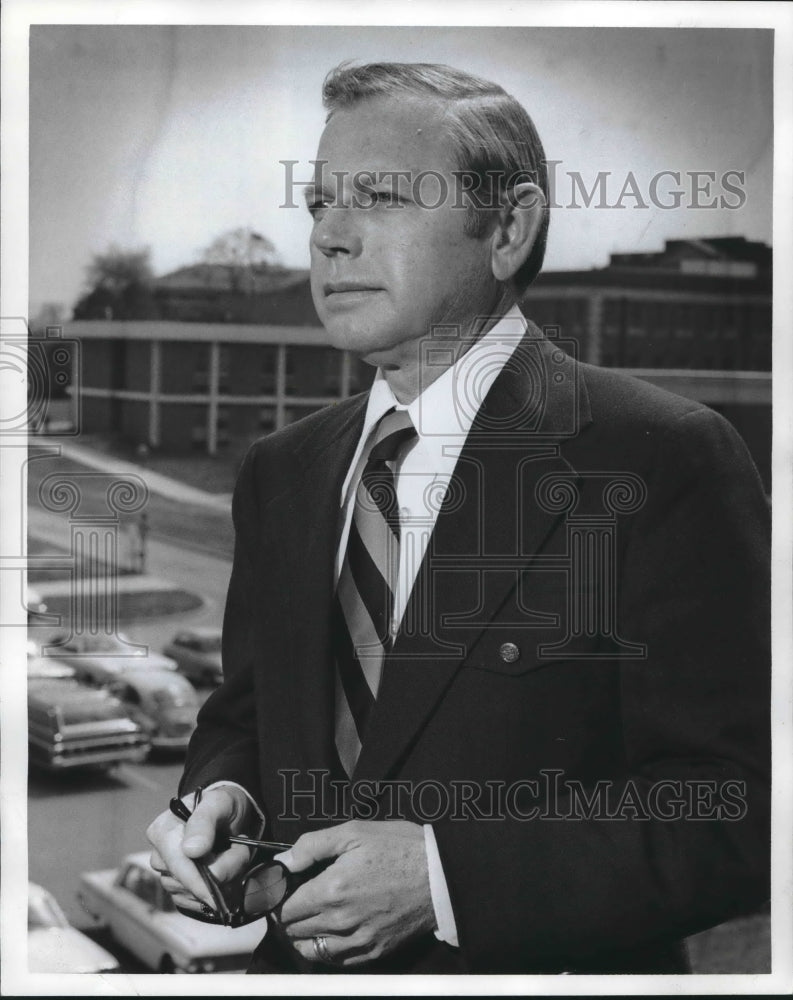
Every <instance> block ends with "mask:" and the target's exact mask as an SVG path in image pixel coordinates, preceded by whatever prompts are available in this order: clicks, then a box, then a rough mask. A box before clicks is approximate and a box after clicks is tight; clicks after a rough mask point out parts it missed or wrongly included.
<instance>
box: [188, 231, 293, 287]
mask: <svg viewBox="0 0 793 1000" xmlns="http://www.w3.org/2000/svg"><path fill="white" fill-rule="evenodd" d="M201 259H202V261H203V263H205V264H214V265H220V266H222V267H226V268H228V270H229V282H230V285H231V289H232V291H235V292H236V291H245V292H252V291H253V290H254V286H255V283H256V276H257V275H260V274H265V273H268V272H270V271H274V270H279V269H280V267H281V264H280V261H279V259H278V254H277V252H276V249H275V246H274V245H273V244H272V243H271V242H270V240H268V239H267V237H266V236H262V235H261V233H257V232H254V231H253V230H252V229H250V228H246V227H240V228H238V229H231V230H229V231H228V232H227V233H223V234H222V235H220V236H218V237H216V239H214V240H213V241H212V242H211V243H210V245H209V246H208V247H207V248H206V250H204V252H203V253H202V255H201Z"/></svg>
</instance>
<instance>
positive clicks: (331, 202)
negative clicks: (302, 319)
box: [308, 97, 498, 369]
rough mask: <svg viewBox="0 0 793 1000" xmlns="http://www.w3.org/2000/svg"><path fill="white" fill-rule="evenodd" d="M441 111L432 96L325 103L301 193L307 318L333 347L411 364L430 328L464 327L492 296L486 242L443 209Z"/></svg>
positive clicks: (461, 213)
mask: <svg viewBox="0 0 793 1000" xmlns="http://www.w3.org/2000/svg"><path fill="white" fill-rule="evenodd" d="M442 117H443V107H442V105H441V104H440V103H435V102H432V101H417V100H416V99H415V98H409V97H384V98H372V99H369V100H366V101H362V102H360V103H359V104H355V105H353V106H352V107H350V108H346V109H343V110H339V111H336V112H335V113H334V114H333V117H332V118H331V119H330V121H329V122H328V125H327V127H326V128H325V131H324V132H323V134H322V138H321V140H320V144H319V150H318V153H317V160H318V161H320V162H319V163H318V166H317V173H316V176H315V190H314V191H313V192H311V191H310V192H309V193H308V198H309V202H308V203H309V208H310V210H311V212H312V215H313V217H314V228H313V232H312V236H311V290H312V294H313V297H314V303H315V305H316V308H317V312H318V313H319V317H320V319H321V320H322V323H323V325H324V326H325V328H326V329H327V331H328V334H329V336H330V338H331V342H332V343H333V345H334V346H335V347H338V348H341V349H346V350H349V351H352V352H353V353H354V354H356V355H358V356H360V357H362V358H364V359H365V360H367V361H369V362H370V363H371V364H378V365H383V366H384V367H385V368H387V369H388V368H402V367H404V366H406V365H407V366H414V365H415V364H416V363H417V360H418V351H417V342H418V341H419V340H420V339H421V338H424V337H427V336H428V335H429V334H430V332H431V329H432V327H433V325H437V324H452V325H454V324H460V325H461V326H462V327H463V332H466V330H467V327H468V325H469V323H470V320H471V319H472V318H473V317H474V316H476V315H480V314H483V313H485V314H486V313H487V312H488V311H489V309H490V307H491V306H493V305H494V303H495V300H496V299H497V297H498V289H497V287H496V282H495V280H494V278H493V275H492V271H491V266H490V252H489V241H488V240H487V239H481V240H480V239H474V238H472V237H470V236H467V235H466V234H465V232H464V231H463V226H464V222H465V215H466V212H465V209H463V208H460V207H454V203H455V201H456V200H457V197H456V187H455V180H454V178H453V176H452V172H453V171H455V170H456V169H457V164H456V163H455V162H454V159H453V156H452V153H451V150H450V148H449V140H448V138H447V136H446V132H445V129H444V128H443V125H442ZM322 161H325V162H322ZM432 171H435V172H437V173H436V174H433V173H431V172H432ZM389 172H392V173H391V174H390V176H389ZM397 172H399V173H397ZM428 172H430V173H428ZM438 174H440V175H441V176H442V178H443V180H439V179H438V176H437V175H438ZM356 176H357V177H358V180H357V182H356V180H355V178H356ZM444 194H445V197H442V196H443V195H444ZM438 202H440V204H437V203H438ZM436 204H437V207H435V206H436Z"/></svg>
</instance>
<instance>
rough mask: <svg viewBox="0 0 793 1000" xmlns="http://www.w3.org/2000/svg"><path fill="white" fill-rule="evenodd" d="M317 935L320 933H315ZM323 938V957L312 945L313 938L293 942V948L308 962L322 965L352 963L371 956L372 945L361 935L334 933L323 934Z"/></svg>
mask: <svg viewBox="0 0 793 1000" xmlns="http://www.w3.org/2000/svg"><path fill="white" fill-rule="evenodd" d="M316 936H317V937H319V936H320V935H316ZM321 936H322V937H324V938H325V948H324V949H323V951H324V955H325V956H326V957H325V958H322V957H320V954H318V952H317V949H316V947H315V946H314V938H313V937H311V938H308V939H307V940H300V941H295V942H294V947H295V950H296V951H298V952H299V953H300V954H301V955H302V956H303V958H306V959H308V961H309V962H317V963H321V964H324V965H353V964H360V963H361V962H365V961H367V958H368V956H371V951H372V945H371V943H370V942H369V941H368V939H365V938H363V937H361V938H356V937H349V938H343V937H337V936H336V935H331V934H323V935H321Z"/></svg>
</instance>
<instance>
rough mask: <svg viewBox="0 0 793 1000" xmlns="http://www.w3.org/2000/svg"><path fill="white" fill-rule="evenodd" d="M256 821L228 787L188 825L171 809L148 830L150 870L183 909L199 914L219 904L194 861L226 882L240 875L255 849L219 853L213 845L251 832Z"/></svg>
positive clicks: (241, 796)
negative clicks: (251, 851)
mask: <svg viewBox="0 0 793 1000" xmlns="http://www.w3.org/2000/svg"><path fill="white" fill-rule="evenodd" d="M255 820H256V817H255V810H254V809H253V807H252V806H251V804H250V802H249V801H248V798H247V796H246V795H245V793H244V792H243V791H242V790H241V789H236V788H232V787H229V786H227V785H224V786H222V787H221V788H213V789H210V790H209V791H206V792H204V796H203V798H202V799H201V801H200V802H199V804H198V806H197V807H196V809H195V811H194V812H193V815H192V816H191V817H190V819H189V820H188V821H187V822H186V823H183V822H182V820H180V819H177V817H176V816H174V815H173V813H171V811H170V810H166V811H165V812H162V813H160V815H159V816H158V817H157V818H156V819H155V820H154V821H153V822H152V824H151V825H150V826H149V828H148V830H147V831H146V836H147V837H148V839H149V842H150V843H151V845H152V847H153V848H154V850H153V851H152V852H151V866H152V868H154V870H155V871H157V872H159V873H160V876H161V879H162V884H163V887H164V888H165V889H166V890H167V891H168V892H170V893H171V895H172V896H173V897H174V902H175V903H176V904H177V905H178V906H181V907H184V908H185V909H189V910H196V911H200V909H201V904H202V903H205V904H206V905H207V906H210V907H212V906H213V905H214V904H213V900H212V897H211V895H210V894H209V891H208V889H207V887H206V885H205V884H204V880H203V879H202V878H201V875H200V874H199V872H198V869H197V868H196V866H195V864H194V862H195V861H196V860H198V859H200V860H201V861H203V862H204V863H205V864H209V868H210V870H211V871H212V873H213V875H215V877H216V878H217V879H218V881H219V882H221V883H223V882H227V881H229V880H230V879H232V878H234V877H235V876H237V875H239V874H240V872H242V871H243V869H244V868H245V867H246V865H247V864H248V862H249V861H250V848H248V847H245V846H244V845H241V844H232V845H231V846H230V847H229V848H228V849H227V850H225V851H221V852H220V853H215V852H214V851H213V845H214V844H215V841H216V839H217V838H218V836H222V835H224V834H226V835H227V834H229V833H234V834H236V833H248V832H249V830H248V828H249V827H251V826H252V824H253V823H254V822H255ZM210 862H211V863H210Z"/></svg>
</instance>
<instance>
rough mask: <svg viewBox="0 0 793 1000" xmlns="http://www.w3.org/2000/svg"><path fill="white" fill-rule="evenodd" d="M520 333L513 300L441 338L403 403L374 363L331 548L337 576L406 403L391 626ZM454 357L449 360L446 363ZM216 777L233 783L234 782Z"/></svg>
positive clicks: (446, 917) (427, 836)
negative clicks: (430, 373) (386, 422)
mask: <svg viewBox="0 0 793 1000" xmlns="http://www.w3.org/2000/svg"><path fill="white" fill-rule="evenodd" d="M525 333H526V321H525V319H524V318H523V315H522V313H521V312H520V310H519V309H518V307H517V306H513V307H512V309H510V310H509V312H507V313H505V315H504V316H502V317H501V319H500V320H499V321H498V322H497V323H496V324H495V325H494V326H493V327H492V328H491V329H490V330H488V332H487V333H486V334H485V335H484V336H483V337H481V338H480V339H479V340H477V341H476V342H475V343H474V344H473V345H472V346H471V347H470V348H469V349H468V350H467V351H465V353H464V354H463V355H462V356H461V357H458V358H456V359H451V358H449V357H447V354H448V352H447V351H446V348H447V344H446V343H444V344H443V347H442V348H441V349H440V350H439V352H438V353H439V354H441V355H442V357H441V359H440V361H439V363H440V364H445V365H448V367H446V368H445V371H444V372H443V373H442V374H441V375H440V376H438V378H437V379H435V381H433V382H432V383H430V385H428V386H427V388H426V389H424V390H423V391H422V392H420V394H419V395H418V396H417V397H416V399H414V400H413V402H412V403H410V404H408V405H407V406H406V405H403V404H402V403H400V402H399V401H398V400H397V399H396V397H395V396H394V394H393V392H392V391H391V388H390V386H389V385H388V382H387V381H386V379H385V376H384V375H383V372H382V371H378V372H377V375H376V376H375V380H374V382H373V383H372V388H371V390H370V393H369V400H368V403H367V407H366V414H365V417H364V425H363V430H362V432H361V437H360V439H359V442H358V447H357V448H356V450H355V454H354V455H353V458H352V461H351V463H350V467H349V470H348V472H347V476H346V477H345V480H344V484H343V486H342V491H341V498H340V502H341V517H342V531H341V537H340V541H339V548H338V551H337V554H336V580H337V581H338V578H339V574H340V572H341V567H342V563H343V561H344V553H345V550H346V547H347V538H348V536H349V532H350V523H351V521H352V516H353V510H354V506H355V491H356V489H357V488H358V483H359V481H360V478H361V475H362V473H363V469H364V466H365V465H366V459H367V457H368V454H369V451H370V449H371V445H372V441H371V438H372V431H373V429H374V427H375V425H376V424H377V423H378V422H379V420H380V419H381V418H382V417H383V416H384V415H385V414H386V413H387V412H388V411H389V410H390V409H392V408H394V407H396V408H397V409H398V410H407V411H408V413H409V414H410V418H411V420H412V421H413V426H414V427H415V428H416V432H417V437H416V439H415V440H414V441H413V443H412V444H411V446H410V447H409V448H408V447H406V449H405V451H404V453H403V455H402V456H401V457H400V460H399V462H398V463H391V466H392V469H393V472H394V477H395V486H396V493H397V502H398V504H399V508H400V529H401V541H400V550H399V574H398V579H397V591H396V593H395V595H394V611H393V619H392V631H393V632H394V633H396V631H397V630H398V628H399V623H400V622H401V621H402V616H403V615H404V612H405V608H406V607H407V602H408V599H409V597H410V593H411V591H412V589H413V584H414V583H415V581H416V576H417V574H418V571H419V567H420V566H421V561H422V559H423V558H424V553H425V552H426V550H427V545H428V543H429V539H430V535H431V534H432V531H433V528H434V527H435V521H436V518H437V515H438V511H439V510H440V506H441V503H442V501H443V496H444V494H445V491H446V488H447V487H448V485H449V481H450V480H451V478H452V474H453V473H454V467H455V465H456V464H457V459H458V457H459V455H460V451H461V449H462V447H463V445H464V444H465V439H466V437H467V436H468V432H469V431H470V429H471V425H472V424H473V422H474V418H475V417H476V414H477V413H478V412H479V408H480V406H481V405H482V403H483V402H484V399H485V396H486V395H487V393H488V390H489V389H490V387H491V386H492V384H493V382H494V381H495V379H496V378H497V377H498V375H499V374H500V372H501V370H502V368H503V367H504V366H505V365H506V364H507V362H508V361H509V359H510V357H511V356H512V353H513V351H514V350H515V348H516V347H517V345H518V344H519V343H520V341H521V340H522V338H523V336H524V334H525ZM466 346H467V345H466ZM460 349H461V350H464V349H465V347H464V346H461V348H460ZM452 360H453V363H451V364H450V363H449V362H450V361H452ZM216 784H217V785H222V784H226V785H230V784H233V782H217V783H216ZM210 787H215V785H212V786H210ZM238 787H241V786H238ZM243 791H245V789H243ZM247 794H248V793H247V792H246V795H247ZM248 798H249V799H250V801H251V803H252V804H253V805H254V807H255V808H256V812H257V813H258V814H259V816H260V817H261V813H260V811H259V809H258V806H256V803H255V802H254V801H253V799H252V798H251V797H250V795H248ZM262 821H263V817H262ZM424 844H425V849H426V852H427V867H428V870H429V882H430V893H431V895H432V905H433V908H434V910H435V921H436V924H437V928H436V931H435V935H436V937H438V938H439V939H440V940H441V941H445V942H446V943H448V944H450V945H453V946H455V947H457V946H458V944H459V942H458V938H457V926H456V923H455V920H454V911H453V910H452V904H451V900H450V898H449V890H448V887H447V885H446V878H445V876H444V873H443V867H442V865H441V860H440V855H439V854H438V847H437V844H436V841H435V834H434V833H433V830H432V826H430V825H429V824H425V825H424Z"/></svg>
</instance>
